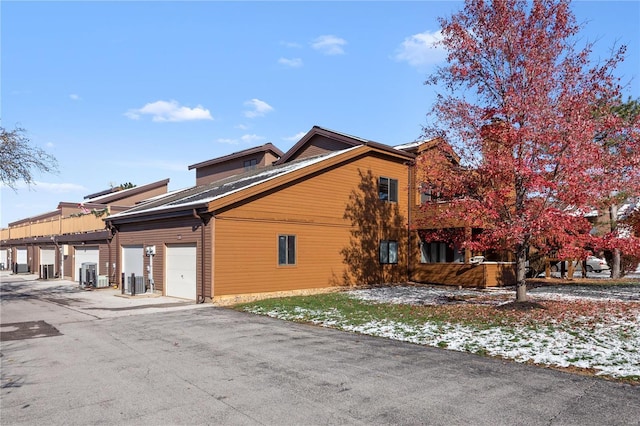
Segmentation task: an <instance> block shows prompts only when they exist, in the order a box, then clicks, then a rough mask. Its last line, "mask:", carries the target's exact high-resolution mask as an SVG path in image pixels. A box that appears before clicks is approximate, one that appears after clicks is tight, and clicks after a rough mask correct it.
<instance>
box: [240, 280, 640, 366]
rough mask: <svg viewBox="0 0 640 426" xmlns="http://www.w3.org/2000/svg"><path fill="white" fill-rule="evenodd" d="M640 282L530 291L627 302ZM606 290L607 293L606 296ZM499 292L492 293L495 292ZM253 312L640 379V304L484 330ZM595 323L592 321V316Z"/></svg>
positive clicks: (457, 293)
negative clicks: (599, 315) (579, 318)
mask: <svg viewBox="0 0 640 426" xmlns="http://www.w3.org/2000/svg"><path fill="white" fill-rule="evenodd" d="M639 289H640V288H639V287H638V286H628V287H626V286H624V287H623V286H620V287H617V288H614V289H613V290H612V291H609V290H608V289H607V290H606V291H605V290H602V289H597V288H588V286H585V288H578V287H575V288H569V287H565V288H564V289H558V288H556V287H545V288H539V289H533V290H532V291H530V292H529V294H530V295H531V296H534V298H535V300H537V301H539V300H567V301H574V300H580V299H583V300H584V299H587V300H593V299H600V300H602V301H603V303H606V301H607V300H616V301H623V302H637V301H639V300H640V295H639V294H638V290H639ZM599 292H602V294H600V293H599ZM348 294H349V295H350V296H351V297H353V298H356V299H359V300H363V301H368V302H371V303H398V304H411V305H439V304H446V303H478V301H480V303H487V304H493V305H498V304H500V303H506V302H507V301H511V300H512V299H513V297H512V296H513V290H505V289H492V290H455V289H445V288H442V287H412V286H401V287H400V286H399V287H382V288H374V289H367V290H354V291H350V292H348ZM488 296H492V297H488ZM251 311H252V312H254V313H257V314H262V315H268V316H271V317H275V318H280V319H284V320H290V321H306V322H311V323H314V324H317V325H320V326H324V327H331V328H338V329H341V330H345V331H351V332H356V333H362V334H367V335H372V336H379V337H385V338H389V339H394V340H400V341H405V342H411V343H415V344H420V345H428V346H438V347H443V348H447V349H450V350H456V351H463V352H471V353H482V354H488V355H492V356H500V357H504V358H508V359H512V360H515V361H517V362H534V363H536V364H542V365H549V366H558V367H569V366H574V367H580V368H592V369H595V370H596V372H597V374H602V375H609V376H612V377H628V376H640V327H639V325H640V306H639V308H638V311H637V312H635V313H634V314H633V315H631V316H626V317H623V316H616V315H610V316H607V317H606V318H605V319H601V320H600V322H598V323H597V324H595V325H592V326H584V327H581V326H576V323H575V322H566V323H565V322H560V323H557V324H552V325H546V324H545V325H543V324H538V325H534V326H532V325H518V324H513V325H510V326H500V327H491V328H485V329H482V328H479V327H473V326H468V325H461V324H451V323H446V322H445V323H435V322H433V323H432V322H426V323H420V324H407V323H401V322H395V321H390V320H384V321H380V320H376V321H369V322H365V323H363V324H359V325H353V324H351V323H350V321H349V319H348V318H345V317H344V316H343V315H342V314H341V313H340V312H339V311H338V310H336V309H330V310H327V311H324V310H315V311H313V310H309V309H304V308H300V307H297V308H295V309H294V310H293V311H285V310H280V309H274V310H271V311H268V312H264V311H262V310H260V309H259V308H254V309H252V310H251ZM584 320H585V322H588V321H589V320H590V318H585V319H584Z"/></svg>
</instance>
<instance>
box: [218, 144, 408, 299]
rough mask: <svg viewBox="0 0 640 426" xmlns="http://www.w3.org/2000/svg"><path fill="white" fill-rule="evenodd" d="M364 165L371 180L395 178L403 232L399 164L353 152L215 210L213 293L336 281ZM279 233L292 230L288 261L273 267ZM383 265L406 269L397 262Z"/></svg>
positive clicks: (403, 180) (403, 174) (402, 169)
mask: <svg viewBox="0 0 640 426" xmlns="http://www.w3.org/2000/svg"><path fill="white" fill-rule="evenodd" d="M367 170H372V171H373V175H374V176H375V178H376V179H377V177H379V176H385V177H390V178H394V179H398V193H399V198H400V200H399V206H400V213H401V215H402V216H403V217H404V218H405V220H404V222H403V224H402V229H403V232H406V206H407V200H406V198H407V196H406V188H407V167H406V166H405V165H403V164H402V162H401V161H389V160H386V159H381V158H377V157H373V156H369V157H364V158H359V159H356V160H354V161H352V162H351V163H348V164H344V165H342V166H341V167H337V168H333V169H331V170H328V171H326V172H324V173H320V174H318V175H315V176H309V177H307V178H305V179H303V180H301V181H299V182H296V183H295V184H289V185H288V186H286V187H284V188H282V189H281V190H279V191H276V192H273V193H271V194H269V195H268V196H263V197H260V198H257V199H255V200H252V201H248V202H246V203H244V204H242V205H240V206H236V207H235V208H233V209H230V210H228V211H225V212H223V213H219V214H217V215H216V221H215V250H214V254H213V256H214V264H215V277H214V294H215V296H221V295H231V294H242V293H260V292H272V291H288V290H297V289H308V288H321V287H328V286H335V285H340V284H341V283H342V282H343V280H342V275H343V273H344V271H345V264H344V259H343V256H342V254H341V253H340V252H341V250H343V249H344V248H346V247H347V246H348V245H349V241H350V238H351V234H350V231H351V229H352V228H351V223H350V222H349V221H347V220H345V219H344V217H343V216H344V213H345V208H346V206H347V204H348V203H349V195H350V194H351V193H352V191H356V192H358V185H359V183H360V175H359V173H358V172H359V171H361V172H362V173H366V172H367ZM280 234H291V235H296V237H297V264H296V265H295V266H278V259H277V255H278V246H277V243H278V235H280ZM383 237H384V236H383ZM403 249H404V247H401V248H400V250H401V251H402V250H403ZM404 258H405V259H406V256H405V257H404ZM389 267H390V268H401V269H402V270H404V269H406V265H403V264H399V265H395V266H389Z"/></svg>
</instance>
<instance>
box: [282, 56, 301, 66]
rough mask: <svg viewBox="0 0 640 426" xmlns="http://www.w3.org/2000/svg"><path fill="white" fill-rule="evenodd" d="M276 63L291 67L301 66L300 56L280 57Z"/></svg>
mask: <svg viewBox="0 0 640 426" xmlns="http://www.w3.org/2000/svg"><path fill="white" fill-rule="evenodd" d="M278 63H279V64H281V65H286V66H288V67H291V68H300V67H301V66H302V59H300V58H291V59H288V58H280V59H278Z"/></svg>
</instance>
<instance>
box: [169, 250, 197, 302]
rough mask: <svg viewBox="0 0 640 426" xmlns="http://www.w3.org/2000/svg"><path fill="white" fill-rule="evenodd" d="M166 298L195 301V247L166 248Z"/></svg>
mask: <svg viewBox="0 0 640 426" xmlns="http://www.w3.org/2000/svg"><path fill="white" fill-rule="evenodd" d="M165 276H166V280H165V282H166V290H165V293H166V295H167V296H171V297H180V298H183V299H190V300H195V299H196V246H195V244H193V245H182V246H171V245H168V246H167V251H166V268H165Z"/></svg>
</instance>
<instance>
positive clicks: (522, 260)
mask: <svg viewBox="0 0 640 426" xmlns="http://www.w3.org/2000/svg"><path fill="white" fill-rule="evenodd" d="M526 266H527V246H526V245H525V244H519V245H518V247H517V248H516V302H526V301H527V282H526V275H525V271H526Z"/></svg>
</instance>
